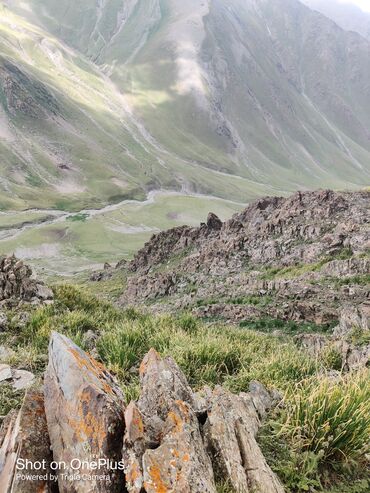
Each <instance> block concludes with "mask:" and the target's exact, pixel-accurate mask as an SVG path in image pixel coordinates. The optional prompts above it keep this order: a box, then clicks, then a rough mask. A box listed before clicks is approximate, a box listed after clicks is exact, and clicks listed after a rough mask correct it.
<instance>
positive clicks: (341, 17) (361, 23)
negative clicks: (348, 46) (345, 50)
mask: <svg viewBox="0 0 370 493" xmlns="http://www.w3.org/2000/svg"><path fill="white" fill-rule="evenodd" d="M301 1H302V3H304V4H305V5H307V6H308V7H310V8H311V9H314V10H317V11H318V12H321V13H322V14H324V15H325V16H326V17H329V19H332V20H333V21H334V22H335V23H336V24H338V26H340V27H342V28H343V29H345V30H346V31H354V32H357V33H359V34H361V36H363V37H364V38H367V39H368V40H370V14H369V13H368V12H363V11H362V10H361V9H360V8H359V7H357V6H356V5H353V4H352V3H351V2H350V1H348V2H347V3H346V2H339V1H338V0H301Z"/></svg>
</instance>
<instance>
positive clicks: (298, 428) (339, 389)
mask: <svg viewBox="0 0 370 493" xmlns="http://www.w3.org/2000/svg"><path fill="white" fill-rule="evenodd" d="M369 377H370V371H369V370H367V369H366V370H364V371H362V372H359V373H354V374H349V375H347V376H344V377H342V378H340V379H339V380H335V381H333V379H331V378H329V377H324V378H321V379H319V380H317V379H316V378H313V379H311V380H309V381H307V382H306V381H303V382H300V383H299V384H296V385H295V386H294V388H292V389H290V391H289V392H290V395H288V396H287V406H286V409H285V410H284V411H283V415H282V426H281V430H280V432H279V433H280V434H281V435H283V436H286V437H287V438H288V439H289V440H290V442H291V443H292V446H293V448H294V449H295V450H297V451H303V452H313V453H314V454H315V455H316V456H317V457H318V459H319V461H320V462H321V463H326V464H328V463H330V464H333V465H338V464H343V463H347V464H348V463H350V462H351V461H356V460H360V459H361V458H363V457H364V456H365V454H367V453H369V436H370V387H369Z"/></svg>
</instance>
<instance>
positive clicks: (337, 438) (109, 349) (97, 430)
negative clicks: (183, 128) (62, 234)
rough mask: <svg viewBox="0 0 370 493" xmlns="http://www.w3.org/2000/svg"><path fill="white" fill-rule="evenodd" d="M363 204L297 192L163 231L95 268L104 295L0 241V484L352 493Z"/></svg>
mask: <svg viewBox="0 0 370 493" xmlns="http://www.w3.org/2000/svg"><path fill="white" fill-rule="evenodd" d="M369 205H370V193H369V192H367V191H363V192H348V193H347V192H346V193H344V192H343V193H342V192H332V191H328V190H322V191H317V192H297V193H296V194H294V195H293V196H291V197H289V198H280V197H266V198H264V199H260V200H258V201H256V202H255V203H253V204H251V205H250V206H249V207H248V208H247V209H245V210H244V211H242V212H241V213H237V214H235V215H234V216H233V217H232V218H231V219H230V220H228V221H226V222H222V221H221V220H220V219H219V218H218V217H217V216H216V215H215V214H213V213H210V214H209V215H208V218H207V222H206V223H204V224H201V225H200V227H197V228H192V227H187V226H182V227H179V228H175V229H172V230H169V231H164V232H161V233H159V234H157V235H154V236H153V237H152V239H151V240H150V241H149V242H148V243H147V244H146V245H145V246H144V247H143V248H142V249H141V250H140V251H139V252H138V253H137V255H136V256H135V257H134V258H133V260H131V261H126V260H123V261H121V262H119V264H118V265H117V266H116V267H114V268H113V267H111V266H110V265H109V264H108V263H107V264H106V265H105V269H104V271H103V272H95V273H94V274H92V276H91V280H90V284H87V285H86V286H85V288H86V290H87V289H90V288H91V286H93V287H94V288H96V289H97V290H98V291H100V294H101V295H103V294H104V293H103V286H108V285H109V282H114V280H115V278H116V276H117V274H119V279H120V280H121V282H125V286H121V290H122V289H124V292H123V293H122V294H121V296H120V297H119V300H118V303H116V305H115V306H113V305H112V304H110V303H108V302H106V301H102V300H99V299H98V298H94V297H91V296H90V295H88V294H86V293H82V292H80V291H78V290H77V289H76V288H74V287H71V286H67V285H64V286H55V287H54V288H53V291H51V290H50V289H49V288H48V287H46V286H45V285H44V284H43V283H42V282H40V281H38V280H37V279H36V278H34V276H33V275H32V271H31V269H30V268H29V267H28V266H26V265H25V264H24V263H23V262H21V261H19V260H17V259H16V258H15V257H4V258H3V259H2V260H1V263H0V266H1V271H0V274H1V279H2V290H1V304H2V305H3V312H2V315H1V320H2V323H3V325H2V328H1V332H0V341H1V343H2V344H3V345H1V346H0V397H1V399H0V406H1V408H0V409H2V412H1V413H0V414H1V416H0V421H1V422H2V426H1V430H0V491H4V492H6V493H11V492H12V493H33V492H35V491H40V492H41V491H43V492H50V493H51V492H55V493H57V492H60V493H91V492H97V493H105V492H117V493H118V492H122V491H127V492H129V493H144V492H147V493H159V492H160V493H207V492H208V493H236V492H238V493H239V492H241V493H257V492H259V493H283V492H284V491H285V492H289V493H302V492H303V491H312V492H316V491H317V492H319V491H320V492H330V493H331V492H333V493H337V492H338V491H341V492H342V491H350V492H351V493H352V490H344V489H342V490H341V489H339V490H338V489H337V490H336V489H333V490H332V489H330V488H331V485H334V488H335V485H337V484H339V486H338V488H342V485H344V484H346V485H349V484H350V483H351V482H353V484H354V485H355V486H354V487H356V488H357V489H355V490H353V491H355V492H356V493H357V492H359V493H364V492H365V491H366V488H367V486H368V485H369V482H368V477H367V476H366V473H364V471H366V465H367V464H368V431H369V430H370V423H369V419H368V417H369V415H370V414H369V411H370V409H369V403H370V399H369V397H370V396H369V386H368V366H369V361H370V337H369V334H370V330H369V319H370V310H369V307H370V304H369V246H370V244H369V240H370V231H369V220H370V216H369V210H370V208H369ZM122 280H125V281H122ZM148 312H152V313H153V314H150V313H148ZM171 312H172V313H173V314H172V315H171ZM323 402H325V405H323ZM323 420H325V426H324V425H322V422H323ZM261 430H262V431H261ZM19 460H21V461H22V460H23V461H26V460H28V461H31V462H30V464H35V463H36V464H37V461H41V462H42V461H43V460H44V461H45V462H44V465H43V466H42V468H41V469H42V472H43V474H42V475H40V474H39V473H38V471H39V470H40V469H37V467H33V466H32V465H30V466H29V468H28V469H27V470H26V471H25V474H23V475H22V471H20V470H19V467H18V465H17V464H19ZM312 461H314V462H312ZM353 461H355V462H353ZM21 463H22V462H21ZM355 463H356V467H354V466H353V468H352V469H351V474H350V475H349V476H348V466H349V465H350V464H355ZM55 464H59V465H58V466H55ZM96 464H98V465H96ZM313 464H315V465H313ZM333 464H334V465H335V468H336V469H334V466H333ZM54 466H55V467H54ZM351 467H352V466H351ZM344 471H347V472H344ZM27 475H28V476H27ZM32 476H34V477H33V478H32ZM326 485H328V487H327V488H326ZM343 487H344V486H343ZM346 487H347V486H346ZM307 488H309V489H307Z"/></svg>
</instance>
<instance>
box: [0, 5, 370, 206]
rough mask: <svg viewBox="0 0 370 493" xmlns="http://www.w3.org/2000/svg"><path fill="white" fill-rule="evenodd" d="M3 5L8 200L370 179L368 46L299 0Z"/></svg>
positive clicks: (54, 201) (1, 106)
mask: <svg viewBox="0 0 370 493" xmlns="http://www.w3.org/2000/svg"><path fill="white" fill-rule="evenodd" d="M96 5H97V4H96V2H95V1H92V0H83V1H81V2H72V1H69V0H59V1H58V2H55V1H54V0H46V1H42V2H41V1H40V0H30V1H29V2H27V3H25V2H20V1H16V0H9V1H7V2H3V3H1V4H0V9H1V21H0V79H1V81H2V83H1V88H2V89H1V91H0V122H1V125H0V129H1V136H2V139H1V143H0V152H1V156H2V160H1V183H0V186H1V189H2V192H1V201H0V206H1V207H2V208H3V209H4V208H24V207H56V208H58V209H64V210H65V209H69V210H71V209H74V210H78V209H81V208H83V207H92V206H94V207H95V206H101V205H102V204H106V203H112V202H117V201H119V200H122V199H125V198H138V199H142V198H144V197H145V195H146V193H147V192H148V191H149V190H152V189H164V188H165V189H172V190H179V191H181V190H182V191H184V192H187V191H193V192H199V193H202V194H208V195H213V196H217V197H222V198H232V199H234V200H237V201H239V202H246V201H248V200H250V199H252V198H255V197H257V196H261V195H263V194H264V193H266V192H267V193H270V194H271V193H272V194H278V193H281V192H288V191H292V190H296V189H298V188H314V187H318V186H331V187H335V188H344V187H356V186H361V185H363V184H364V183H367V182H369V181H370V164H369V163H370V131H369V128H370V85H369V82H368V81H369V80H370V43H369V42H368V41H366V40H365V39H364V38H361V37H360V36H358V35H356V34H354V33H350V32H345V31H343V30H341V29H340V28H339V27H337V26H336V25H335V24H333V22H331V21H330V20H328V19H327V18H325V17H324V16H322V15H320V14H318V13H316V12H313V11H311V10H310V9H308V8H307V7H305V6H304V5H302V4H301V3H299V2H298V1H297V0H287V1H286V0H284V1H283V0H273V1H271V0H269V1H267V0H247V1H244V0H243V1H242V0H231V1H230V2H227V3H225V2H223V1H220V0H215V1H213V2H208V1H200V0H192V1H189V2H186V3H184V2H182V1H180V0H132V1H129V2H124V4H123V5H122V3H121V2H116V1H113V0H106V1H102V2H99V3H98V7H97V6H96Z"/></svg>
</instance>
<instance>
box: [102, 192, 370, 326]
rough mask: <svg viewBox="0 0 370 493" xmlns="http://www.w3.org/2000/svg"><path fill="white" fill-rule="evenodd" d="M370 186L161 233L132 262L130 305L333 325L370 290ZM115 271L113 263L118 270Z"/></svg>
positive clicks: (273, 200) (259, 205) (271, 200)
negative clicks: (195, 226) (342, 312)
mask: <svg viewBox="0 0 370 493" xmlns="http://www.w3.org/2000/svg"><path fill="white" fill-rule="evenodd" d="M369 210H370V192H369V191H363V192H333V191H330V190H322V191H317V192H297V193H295V194H294V195H292V196H291V197H289V198H282V197H266V198H263V199H260V200H257V201H256V202H254V203H253V204H251V205H250V206H249V207H247V208H246V209H245V210H244V211H242V212H240V213H237V214H235V215H234V217H233V218H232V219H230V220H228V221H226V222H224V223H221V221H220V220H219V219H218V218H217V217H215V216H214V215H213V214H210V215H209V217H208V220H207V224H202V225H201V226H200V227H199V228H191V227H187V226H182V227H178V228H174V229H171V230H168V231H165V232H161V233H159V234H157V235H154V236H153V237H152V239H151V240H150V241H149V242H148V243H147V244H146V245H145V246H144V247H143V248H142V249H141V250H140V251H139V252H138V253H137V255H136V256H135V258H134V259H133V260H132V261H131V263H129V264H128V265H127V263H125V264H123V265H122V264H119V266H118V268H120V269H126V272H127V277H128V279H127V286H126V287H125V290H124V292H123V294H122V297H121V303H122V304H124V305H127V304H130V305H136V304H137V305H141V304H143V303H144V304H145V303H147V304H148V307H149V309H150V310H151V311H154V312H163V311H166V312H168V311H173V312H177V311H178V310H179V309H186V310H189V311H192V312H193V313H194V315H196V316H200V317H204V318H210V319H214V318H217V319H219V320H223V321H225V322H233V323H240V322H243V321H248V320H256V319H260V318H264V317H265V318H266V317H268V318H273V319H281V320H292V321H295V322H297V323H301V322H308V323H312V324H316V325H325V326H326V327H333V326H335V325H336V323H337V322H338V320H339V318H340V312H341V310H342V307H343V306H347V305H350V306H352V307H354V308H355V309H357V308H358V309H361V306H365V305H366V304H367V303H368V300H369V297H370V278H369V272H370V257H369V252H370V227H369ZM109 272H110V273H111V272H112V269H111V270H110V271H106V275H109Z"/></svg>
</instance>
